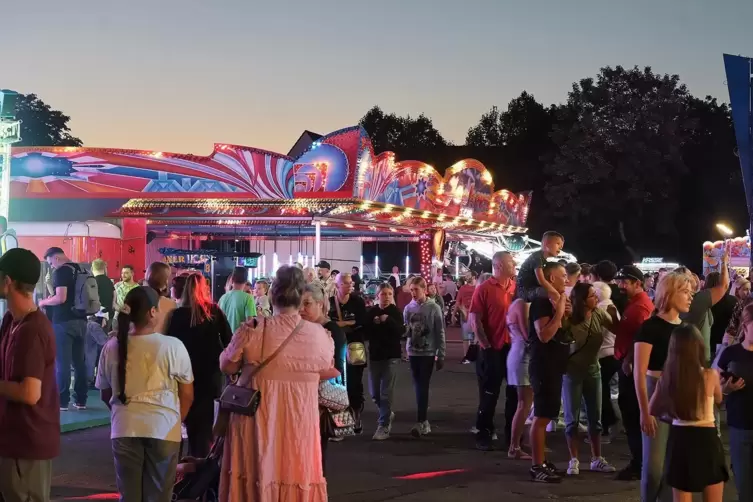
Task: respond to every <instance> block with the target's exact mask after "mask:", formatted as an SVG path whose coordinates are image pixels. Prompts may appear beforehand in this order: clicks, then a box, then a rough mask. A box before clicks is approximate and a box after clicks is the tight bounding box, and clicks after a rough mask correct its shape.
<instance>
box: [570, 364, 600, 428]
mask: <svg viewBox="0 0 753 502" xmlns="http://www.w3.org/2000/svg"><path fill="white" fill-rule="evenodd" d="M562 400H563V403H564V408H565V435H566V436H569V437H574V436H576V435H577V434H578V423H579V422H580V412H581V403H582V402H584V403H585V405H586V406H585V408H586V418H587V421H588V432H589V433H590V434H596V433H600V432H601V373H600V372H599V366H598V365H595V366H593V367H592V368H589V370H588V371H584V372H583V373H581V374H574V373H565V375H564V377H563V378H562Z"/></svg>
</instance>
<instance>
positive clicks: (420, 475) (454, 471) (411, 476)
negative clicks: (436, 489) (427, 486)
mask: <svg viewBox="0 0 753 502" xmlns="http://www.w3.org/2000/svg"><path fill="white" fill-rule="evenodd" d="M461 472H468V469H451V470H449V471H430V472H417V473H416V474H408V475H407V476H395V478H394V479H409V480H413V479H432V478H438V477H441V476H448V475H450V474H460V473H461Z"/></svg>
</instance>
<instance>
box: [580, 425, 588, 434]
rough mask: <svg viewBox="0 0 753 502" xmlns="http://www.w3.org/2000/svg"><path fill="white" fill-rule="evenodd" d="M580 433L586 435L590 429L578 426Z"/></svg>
mask: <svg viewBox="0 0 753 502" xmlns="http://www.w3.org/2000/svg"><path fill="white" fill-rule="evenodd" d="M578 432H580V433H581V434H585V433H587V432H588V427H587V426H585V425H583V424H578Z"/></svg>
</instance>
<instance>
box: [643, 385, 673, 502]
mask: <svg viewBox="0 0 753 502" xmlns="http://www.w3.org/2000/svg"><path fill="white" fill-rule="evenodd" d="M658 382H659V379H657V378H654V377H652V376H648V375H647V376H646V390H647V391H648V400H649V401H651V396H652V395H653V394H654V390H656V384H657V383H658ZM669 429H670V426H669V424H668V423H666V422H662V421H661V420H659V419H656V434H654V437H650V436H646V435H645V434H642V436H643V465H642V466H641V502H656V501H657V500H660V501H667V502H668V501H670V500H672V490H671V489H670V488H669V486H667V484H666V483H665V482H664V457H666V455H667V440H668V439H669Z"/></svg>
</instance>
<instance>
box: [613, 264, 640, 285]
mask: <svg viewBox="0 0 753 502" xmlns="http://www.w3.org/2000/svg"><path fill="white" fill-rule="evenodd" d="M615 279H632V280H634V281H641V282H643V272H641V271H640V269H639V268H638V267H636V266H634V265H626V266H624V267H622V268H621V269H620V271H619V272H617V277H615Z"/></svg>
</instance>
